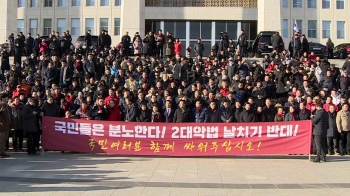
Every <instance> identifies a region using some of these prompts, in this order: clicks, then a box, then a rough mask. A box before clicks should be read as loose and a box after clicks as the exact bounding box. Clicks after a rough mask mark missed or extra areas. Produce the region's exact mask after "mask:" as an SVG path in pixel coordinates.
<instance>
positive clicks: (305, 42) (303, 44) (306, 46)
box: [301, 34, 309, 54]
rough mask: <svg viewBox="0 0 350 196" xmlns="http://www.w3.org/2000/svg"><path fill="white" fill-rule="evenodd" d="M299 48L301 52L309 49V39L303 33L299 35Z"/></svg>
mask: <svg viewBox="0 0 350 196" xmlns="http://www.w3.org/2000/svg"><path fill="white" fill-rule="evenodd" d="M301 50H302V54H304V52H308V51H309V41H308V40H307V39H306V37H305V34H303V35H302V36H301Z"/></svg>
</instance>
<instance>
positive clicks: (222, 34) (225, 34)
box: [219, 32, 228, 40]
mask: <svg viewBox="0 0 350 196" xmlns="http://www.w3.org/2000/svg"><path fill="white" fill-rule="evenodd" d="M219 36H220V39H221V40H228V35H227V32H220V33H219Z"/></svg>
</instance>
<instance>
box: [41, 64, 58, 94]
mask: <svg viewBox="0 0 350 196" xmlns="http://www.w3.org/2000/svg"><path fill="white" fill-rule="evenodd" d="M44 78H45V89H47V88H49V87H51V85H52V83H55V82H56V79H57V69H55V68H54V67H53V65H52V63H49V65H48V68H47V69H46V70H45V73H44Z"/></svg>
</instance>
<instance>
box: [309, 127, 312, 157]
mask: <svg viewBox="0 0 350 196" xmlns="http://www.w3.org/2000/svg"><path fill="white" fill-rule="evenodd" d="M309 122H310V125H309V127H310V130H311V131H310V132H311V133H310V134H309V142H310V145H309V161H311V151H312V146H311V145H312V123H311V120H310V121H309Z"/></svg>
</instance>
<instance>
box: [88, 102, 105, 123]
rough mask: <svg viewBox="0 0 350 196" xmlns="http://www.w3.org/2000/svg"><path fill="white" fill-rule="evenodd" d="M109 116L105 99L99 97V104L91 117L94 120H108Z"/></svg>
mask: <svg viewBox="0 0 350 196" xmlns="http://www.w3.org/2000/svg"><path fill="white" fill-rule="evenodd" d="M107 118H108V110H107V107H106V105H105V102H104V99H103V98H99V99H98V101H97V105H95V107H94V108H93V109H92V111H91V119H93V120H107Z"/></svg>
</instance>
